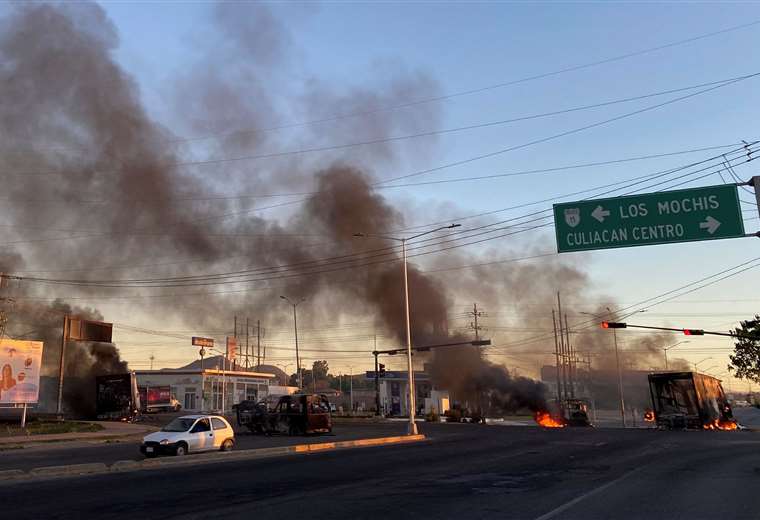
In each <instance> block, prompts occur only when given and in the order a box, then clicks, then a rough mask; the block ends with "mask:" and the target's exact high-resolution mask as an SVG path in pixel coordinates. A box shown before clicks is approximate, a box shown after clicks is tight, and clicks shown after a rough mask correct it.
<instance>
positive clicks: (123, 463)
mask: <svg viewBox="0 0 760 520" xmlns="http://www.w3.org/2000/svg"><path fill="white" fill-rule="evenodd" d="M425 439H426V437H425V436H424V435H404V436H397V437H378V438H371V439H357V440H352V441H339V442H320V443H312V444H295V445H291V446H277V447H272V448H257V449H252V450H241V451H230V452H215V453H202V454H197V455H188V456H185V457H164V458H155V459H145V460H142V461H137V460H119V461H116V462H114V463H113V464H111V465H110V466H106V465H105V464H103V463H93V464H72V465H68V466H46V467H41V468H34V469H32V470H31V471H29V472H24V471H22V470H15V469H14V470H7V471H0V483H12V482H13V481H18V480H28V479H49V478H65V477H74V476H84V475H95V474H102V473H125V472H133V471H141V470H152V469H168V468H173V467H182V466H195V465H202V464H215V463H220V462H233V461H241V460H255V459H264V458H269V457H277V456H282V455H294V454H304V453H319V452H325V451H330V450H341V449H350V448H369V447H373V446H385V445H394V444H404V443H412V442H420V441H423V440H425Z"/></svg>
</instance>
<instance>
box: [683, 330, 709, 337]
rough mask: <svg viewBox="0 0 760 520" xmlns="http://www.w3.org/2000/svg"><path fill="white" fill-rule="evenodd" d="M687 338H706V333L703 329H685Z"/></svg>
mask: <svg viewBox="0 0 760 520" xmlns="http://www.w3.org/2000/svg"><path fill="white" fill-rule="evenodd" d="M683 333H684V334H685V335H686V336H704V335H705V331H704V330H702V329H683Z"/></svg>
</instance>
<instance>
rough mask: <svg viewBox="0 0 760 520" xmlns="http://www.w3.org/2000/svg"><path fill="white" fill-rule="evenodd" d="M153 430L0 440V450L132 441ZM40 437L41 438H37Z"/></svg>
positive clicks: (36, 436)
mask: <svg viewBox="0 0 760 520" xmlns="http://www.w3.org/2000/svg"><path fill="white" fill-rule="evenodd" d="M154 431H156V430H154V429H151V430H145V431H142V432H133V433H111V434H109V433H105V434H102V435H99V436H97V437H84V438H82V437H71V438H68V439H45V438H44V437H45V436H44V435H31V436H29V437H27V438H26V439H24V440H23V441H7V440H5V439H2V438H0V450H5V449H23V448H32V447H38V446H43V445H52V444H59V443H66V442H92V443H102V442H108V441H122V440H132V439H142V438H143V437H144V436H145V435H147V434H149V433H153V432H154ZM51 435H58V434H55V433H54V434H51ZM39 437H42V438H39Z"/></svg>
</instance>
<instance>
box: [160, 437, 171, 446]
mask: <svg viewBox="0 0 760 520" xmlns="http://www.w3.org/2000/svg"><path fill="white" fill-rule="evenodd" d="M159 444H163V445H164V446H165V445H167V444H169V439H164V440H162V441H161V442H159Z"/></svg>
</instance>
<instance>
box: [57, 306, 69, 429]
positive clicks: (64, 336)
mask: <svg viewBox="0 0 760 520" xmlns="http://www.w3.org/2000/svg"><path fill="white" fill-rule="evenodd" d="M68 337H69V316H68V315H65V316H64V317H63V334H62V335H61V358H60V360H59V363H58V406H57V407H56V413H57V414H58V415H61V414H62V413H63V369H64V359H65V356H66V340H67V339H68Z"/></svg>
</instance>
